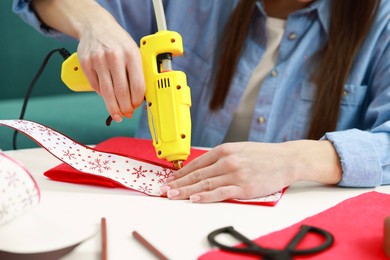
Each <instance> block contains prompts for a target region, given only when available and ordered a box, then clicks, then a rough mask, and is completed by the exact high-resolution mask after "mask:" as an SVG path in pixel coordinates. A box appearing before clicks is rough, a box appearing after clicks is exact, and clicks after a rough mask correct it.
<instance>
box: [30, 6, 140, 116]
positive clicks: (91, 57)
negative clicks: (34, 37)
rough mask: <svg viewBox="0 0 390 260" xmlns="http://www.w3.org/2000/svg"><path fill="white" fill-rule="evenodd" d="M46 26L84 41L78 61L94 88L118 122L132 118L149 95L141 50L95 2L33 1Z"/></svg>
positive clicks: (80, 47) (81, 42)
mask: <svg viewBox="0 0 390 260" xmlns="http://www.w3.org/2000/svg"><path fill="white" fill-rule="evenodd" d="M32 8H33V9H34V10H35V12H36V13H37V15H38V17H39V18H40V19H41V20H42V22H44V23H45V24H46V25H48V26H50V27H52V28H55V29H57V30H58V31H61V32H63V33H65V34H68V35H70V36H72V37H74V38H76V39H79V40H80V43H79V46H78V50H77V52H78V58H79V61H80V65H81V68H82V69H83V71H84V73H85V74H86V76H87V79H88V81H89V83H90V84H91V86H92V88H93V89H94V90H95V91H96V92H97V93H98V94H100V95H101V96H102V97H103V99H104V102H105V104H106V107H107V110H108V112H109V113H110V115H111V117H112V118H113V119H114V120H115V121H121V119H122V117H123V116H126V117H131V116H132V115H133V112H134V109H136V108H137V107H138V106H140V105H141V104H142V102H143V100H144V96H145V82H144V76H143V72H142V63H141V56H140V52H139V48H138V46H137V44H136V43H135V42H134V40H133V39H132V38H131V36H130V35H129V34H128V33H127V32H126V31H125V30H124V29H123V28H122V27H121V26H120V25H119V24H118V23H117V21H116V20H115V18H114V17H113V16H112V15H111V14H110V13H109V12H108V11H107V10H105V9H104V8H103V7H102V6H100V5H99V4H98V3H97V2H95V1H94V0H83V1H73V0H33V1H32Z"/></svg>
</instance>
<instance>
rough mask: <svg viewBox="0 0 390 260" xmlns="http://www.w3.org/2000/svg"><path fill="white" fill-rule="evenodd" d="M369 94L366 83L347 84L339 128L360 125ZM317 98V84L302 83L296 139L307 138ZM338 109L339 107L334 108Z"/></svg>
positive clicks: (295, 132) (341, 107)
mask: <svg viewBox="0 0 390 260" xmlns="http://www.w3.org/2000/svg"><path fill="white" fill-rule="evenodd" d="M366 96H367V86H366V85H351V84H346V85H344V88H343V96H342V100H341V106H340V114H339V119H338V122H337V130H345V129H350V128H354V127H358V126H359V124H360V119H361V116H360V115H361V112H362V108H363V104H364V102H365V100H366ZM314 99H315V86H314V85H313V84H311V83H304V84H302V87H301V91H300V100H299V102H298V108H297V111H296V112H297V114H296V120H295V124H294V139H300V138H305V137H306V134H307V131H308V128H309V124H310V119H311V113H312V108H313V104H314V102H315V101H314ZM334 109H338V108H334Z"/></svg>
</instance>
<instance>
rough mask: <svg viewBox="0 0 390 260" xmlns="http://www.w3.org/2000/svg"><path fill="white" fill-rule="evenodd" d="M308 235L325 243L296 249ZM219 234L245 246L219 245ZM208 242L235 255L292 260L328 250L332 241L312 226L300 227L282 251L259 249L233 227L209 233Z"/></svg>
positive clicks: (326, 234) (331, 236)
mask: <svg viewBox="0 0 390 260" xmlns="http://www.w3.org/2000/svg"><path fill="white" fill-rule="evenodd" d="M308 233H315V234H318V235H320V236H322V237H323V238H324V239H325V241H324V242H323V243H322V244H320V245H318V246H315V247H312V248H307V249H306V248H305V249H296V247H297V245H298V244H299V242H301V240H302V239H303V238H304V237H305V236H306V235H307V234H308ZM220 234H229V235H231V236H233V237H234V238H236V239H237V240H239V241H240V242H243V243H244V244H245V247H242V248H240V247H232V246H226V245H223V244H221V243H219V242H218V241H217V240H216V237H217V236H218V235H220ZM207 239H208V241H209V242H210V244H212V245H214V246H217V247H219V248H220V249H222V250H226V251H230V252H235V253H241V254H250V255H256V256H262V259H265V260H288V259H293V256H298V255H312V254H316V253H319V252H322V251H324V250H326V249H327V248H329V247H330V246H331V245H332V244H333V241H334V238H333V235H332V234H331V233H329V232H328V231H326V230H323V229H321V228H318V227H313V226H307V225H302V226H301V228H300V229H299V231H298V233H297V234H296V235H295V236H294V237H293V238H292V239H291V240H290V242H289V243H288V244H287V246H286V247H285V248H284V249H281V250H279V249H271V248H265V247H261V246H260V245H258V244H256V243H254V242H252V240H250V239H249V238H247V237H245V236H244V235H242V234H241V233H239V232H238V231H236V230H235V229H234V228H233V227H231V226H230V227H224V228H220V229H217V230H215V231H213V232H211V233H210V234H209V235H208V236H207Z"/></svg>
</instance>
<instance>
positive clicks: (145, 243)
mask: <svg viewBox="0 0 390 260" xmlns="http://www.w3.org/2000/svg"><path fill="white" fill-rule="evenodd" d="M133 236H134V238H135V239H137V240H138V242H140V243H141V244H142V245H143V246H144V247H146V248H147V249H148V250H149V251H151V252H152V253H153V254H154V255H155V256H157V257H158V259H161V260H168V257H166V256H165V255H164V254H163V253H161V252H160V251H159V250H158V249H157V248H155V247H154V246H153V245H152V244H151V243H149V242H148V241H147V240H146V239H145V238H143V237H142V236H141V235H140V234H139V233H138V232H137V231H133Z"/></svg>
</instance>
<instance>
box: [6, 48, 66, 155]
mask: <svg viewBox="0 0 390 260" xmlns="http://www.w3.org/2000/svg"><path fill="white" fill-rule="evenodd" d="M56 52H58V53H59V54H60V55H61V56H62V57H63V58H64V60H66V59H67V58H68V57H69V56H70V53H69V52H68V51H67V50H66V49H65V48H60V49H54V50H52V51H50V52H49V53H48V54H47V55H46V57H45V59H44V60H43V62H42V64H41V67H40V68H39V70H38V72H37V73H36V74H35V76H34V78H33V80H32V81H31V83H30V85H29V87H28V89H27V92H26V95H25V96H24V101H23V106H22V110H21V111H20V116H19V120H22V119H24V114H25V113H26V109H27V104H28V100H29V99H30V96H31V93H32V91H33V88H34V86H35V83H36V82H37V81H38V79H39V77H40V76H41V74H42V72H43V71H44V70H45V68H46V65H47V63H48V61H49V59H50V58H51V56H52V55H53V54H54V53H56ZM17 136H18V131H17V130H15V131H14V135H13V138H12V146H13V149H14V150H17V146H16V138H17Z"/></svg>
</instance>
